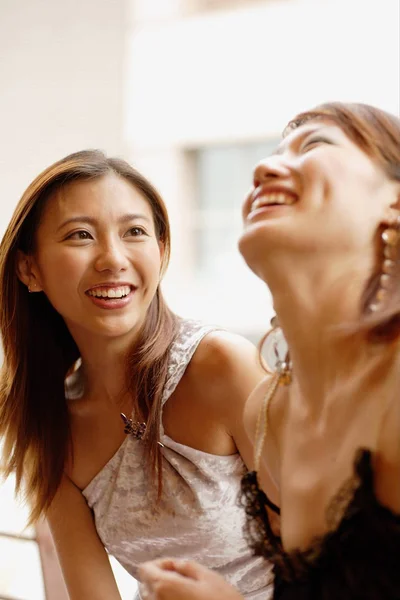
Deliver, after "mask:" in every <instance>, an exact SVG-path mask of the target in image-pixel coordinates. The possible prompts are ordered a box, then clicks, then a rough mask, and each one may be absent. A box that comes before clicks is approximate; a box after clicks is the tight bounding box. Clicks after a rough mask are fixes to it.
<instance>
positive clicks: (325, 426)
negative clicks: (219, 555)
mask: <svg viewBox="0 0 400 600" xmlns="http://www.w3.org/2000/svg"><path fill="white" fill-rule="evenodd" d="M243 217H244V230H243V233H242V236H241V238H240V241H239V247H240V250H241V253H242V255H243V257H244V258H245V260H246V262H247V264H248V266H249V267H250V268H251V269H252V270H253V271H254V272H255V273H256V274H257V275H258V276H259V277H260V278H261V279H262V280H263V281H264V282H265V283H266V284H267V285H268V287H269V289H270V291H271V293H272V296H273V301H274V308H275V310H276V313H277V315H276V318H274V320H273V327H274V329H273V330H272V332H274V334H275V335H274V336H272V335H271V336H269V339H270V340H271V339H275V340H280V341H282V337H284V339H285V340H286V342H287V347H288V353H287V354H286V355H284V356H283V357H280V354H279V347H278V342H276V343H275V350H276V353H277V355H278V360H277V361H276V367H275V372H273V370H272V372H271V373H270V377H268V379H266V380H265V381H264V382H262V384H260V386H259V387H258V388H257V389H256V390H255V391H254V392H253V393H252V394H251V396H250V398H249V400H248V402H247V405H246V408H245V412H244V419H245V423H246V427H247V429H248V431H249V434H250V435H251V436H252V438H253V441H254V448H255V450H254V464H255V469H254V470H253V471H252V472H250V473H248V474H247V475H246V476H245V477H244V478H243V481H242V491H243V494H242V496H243V507H244V509H245V511H246V515H247V523H246V532H247V539H248V541H249V544H250V546H251V548H252V549H253V552H254V554H255V555H258V556H263V557H264V558H265V559H267V560H268V561H270V562H272V563H273V565H274V567H273V572H274V594H273V598H274V600H322V599H324V600H338V599H339V598H340V600H360V599H362V600H381V599H385V600H398V598H400V570H399V568H398V559H397V557H398V556H399V553H400V476H399V475H400V444H399V440H400V402H399V387H400V369H399V367H400V293H399V290H400V286H399V283H400V120H399V119H398V118H397V117H395V116H394V115H389V114H387V113H385V112H383V111H381V110H379V109H377V108H373V107H371V106H365V105H362V104H341V103H332V104H327V105H323V106H319V107H317V108H316V109H314V110H311V111H309V112H306V113H303V114H300V115H299V116H298V117H296V118H295V119H294V120H293V121H292V122H291V123H290V126H289V127H288V128H287V129H286V131H285V134H284V139H283V141H282V142H281V145H280V147H279V149H278V152H276V153H274V154H273V155H272V156H268V157H266V158H265V159H264V160H262V161H261V162H260V163H259V164H258V165H257V166H256V167H255V169H254V173H253V189H252V190H251V192H250V194H249V196H248V198H246V200H245V203H244V207H243ZM272 332H271V333H272ZM260 402H261V403H262V406H261V409H260ZM265 473H268V474H269V477H270V478H271V479H272V480H273V481H274V482H276V487H277V488H279V493H278V494H275V496H271V494H270V492H269V488H270V483H269V480H268V479H265V477H264V475H265ZM140 575H141V577H142V580H143V581H144V584H145V586H146V588H147V590H148V591H149V593H148V598H149V600H178V599H180V598H182V600H183V599H184V600H214V598H218V600H236V599H237V598H238V596H237V593H236V592H235V591H234V590H232V588H230V587H229V586H227V584H226V583H225V582H223V581H222V579H221V578H219V577H218V576H217V575H216V574H215V573H209V572H207V571H206V570H204V569H203V568H202V567H199V566H197V565H194V564H192V563H187V562H186V563H185V562H182V561H180V560H177V561H173V560H169V561H165V560H161V561H154V562H152V563H150V564H146V565H143V566H142V568H141V573H140Z"/></svg>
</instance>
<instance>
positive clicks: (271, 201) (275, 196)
mask: <svg viewBox="0 0 400 600" xmlns="http://www.w3.org/2000/svg"><path fill="white" fill-rule="evenodd" d="M295 202H297V199H296V197H295V196H294V195H292V194H287V193H284V192H273V193H271V194H263V195H260V196H258V197H257V198H256V199H255V200H254V202H253V203H252V204H251V207H250V213H249V214H251V213H252V212H254V211H255V210H257V209H259V208H265V207H268V206H292V204H295Z"/></svg>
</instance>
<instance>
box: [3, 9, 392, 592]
mask: <svg viewBox="0 0 400 600" xmlns="http://www.w3.org/2000/svg"><path fill="white" fill-rule="evenodd" d="M399 30H400V0H384V1H383V2H382V0H368V2H365V0H231V1H228V0H69V1H68V2H65V1H61V0H0V234H1V235H2V234H3V232H4V230H5V228H6V226H7V222H8V220H9V218H10V216H11V214H12V211H13V209H14V207H15V204H16V203H17V201H18V199H19V197H20V196H21V194H22V192H23V191H24V189H25V188H26V187H27V185H28V184H29V182H30V181H31V179H33V178H34V177H35V176H36V175H37V174H38V173H39V172H40V171H41V170H42V169H44V168H45V167H47V166H48V165H50V164H51V163H52V162H54V161H55V160H57V159H59V158H61V157H63V156H64V155H66V154H68V153H70V152H74V151H77V150H81V149H84V148H101V149H103V150H105V151H106V152H107V153H108V154H111V155H118V156H122V157H124V158H126V159H127V160H128V161H129V162H131V163H132V164H133V165H134V166H135V167H137V168H138V169H139V170H141V171H142V172H143V173H144V174H145V175H146V176H147V177H148V178H149V179H150V180H151V181H152V182H153V183H155V185H156V186H157V187H158V188H159V190H160V192H161V194H162V195H163V197H164V199H165V201H166V204H167V207H168V209H169V213H170V217H171V223H172V240H173V250H172V260H171V265H170V269H169V272H168V274H167V276H166V278H165V283H164V292H165V294H166V297H167V299H168V301H169V304H170V305H171V307H172V308H173V309H174V310H175V311H176V312H178V313H180V314H182V315H183V316H190V317H196V318H199V319H202V320H204V321H207V322H212V323H217V324H219V325H222V326H224V327H226V328H228V329H231V330H234V331H237V332H239V333H241V334H243V335H245V336H246V337H248V338H249V339H251V340H253V341H255V342H256V341H257V340H258V339H259V338H260V337H261V335H262V333H263V332H264V331H265V330H266V328H267V327H268V322H269V318H270V316H271V312H272V308H271V303H270V298H269V295H268V291H267V290H266V289H265V287H264V286H263V285H261V284H260V282H259V281H257V279H256V278H255V276H254V275H252V274H251V273H250V272H249V271H248V269H247V268H246V267H245V266H244V263H243V261H242V259H241V257H240V256H239V254H238V251H237V248H236V246H237V238H238V235H239V233H240V230H241V220H240V205H241V201H242V199H243V197H244V194H245V193H246V190H247V189H248V187H249V185H250V182H251V171H252V168H253V166H254V164H255V163H256V162H257V161H258V160H260V159H261V158H262V157H263V156H265V155H266V154H268V153H269V152H270V151H271V149H272V148H273V147H274V146H275V145H276V144H277V142H278V140H279V137H280V132H281V131H282V129H283V128H284V126H285V124H286V122H287V121H288V120H289V119H290V118H291V117H292V116H294V115H295V114H296V113H297V112H299V111H300V110H302V109H307V108H310V107H312V106H314V105H315V104H318V103H320V102H323V101H327V100H343V101H361V102H367V103H370V104H374V105H377V106H380V107H381V108H384V109H386V110H388V111H391V112H393V113H395V114H397V115H399V112H400V42H399V39H400V33H399ZM25 520H26V512H25V509H24V508H23V506H19V505H18V504H17V503H16V502H15V500H14V498H13V482H12V481H11V480H9V481H7V482H6V483H5V484H4V485H2V486H0V600H10V599H16V600H44V599H45V598H46V599H47V600H65V599H66V598H67V596H66V593H65V590H64V588H63V587H62V585H60V583H59V581H58V579H57V577H58V575H57V565H56V564H55V563H54V562H53V557H52V552H51V540H50V539H49V537H48V532H47V531H46V528H45V526H44V525H39V527H38V528H37V530H36V529H35V530H33V529H25V528H24V527H25ZM38 542H39V543H38ZM114 568H115V572H116V575H117V578H118V582H119V585H120V588H121V595H122V597H123V598H124V600H125V598H126V599H129V600H131V599H132V597H133V594H134V589H135V585H136V584H135V582H134V581H133V580H132V579H131V578H130V577H129V576H127V575H126V574H125V572H124V571H123V570H122V568H118V566H117V565H114Z"/></svg>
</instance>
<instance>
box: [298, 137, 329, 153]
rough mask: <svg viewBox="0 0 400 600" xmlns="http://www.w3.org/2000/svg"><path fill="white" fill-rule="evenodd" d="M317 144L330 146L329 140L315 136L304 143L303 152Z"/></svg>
mask: <svg viewBox="0 0 400 600" xmlns="http://www.w3.org/2000/svg"><path fill="white" fill-rule="evenodd" d="M317 144H332V142H331V140H328V138H325V137H321V136H315V137H312V138H309V139H308V140H307V141H306V143H305V144H304V145H303V150H309V149H310V147H312V146H315V145H317Z"/></svg>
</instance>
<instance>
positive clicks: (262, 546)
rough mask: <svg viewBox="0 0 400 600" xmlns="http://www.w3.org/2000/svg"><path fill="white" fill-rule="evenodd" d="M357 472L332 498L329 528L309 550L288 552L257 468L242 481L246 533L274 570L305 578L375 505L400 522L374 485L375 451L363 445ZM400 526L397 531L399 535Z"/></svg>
mask: <svg viewBox="0 0 400 600" xmlns="http://www.w3.org/2000/svg"><path fill="white" fill-rule="evenodd" d="M354 471H355V472H354V475H353V476H352V477H351V478H350V479H349V480H347V481H346V482H345V483H344V485H343V486H342V487H341V488H340V490H339V492H338V493H337V495H335V497H334V498H333V499H332V501H331V503H330V505H329V507H328V510H327V523H328V527H329V532H328V533H327V534H326V535H324V536H321V537H320V538H316V539H315V540H314V542H313V543H312V544H311V545H310V547H309V548H308V549H307V550H304V551H300V550H293V551H291V552H285V551H284V549H283V547H282V542H281V539H280V537H278V536H276V535H275V534H274V533H273V531H272V529H271V525H270V522H269V517H268V512H267V508H266V507H267V506H268V499H267V497H266V495H265V494H264V492H263V491H262V490H261V489H260V488H259V486H258V481H257V474H256V472H255V471H252V472H250V473H247V474H246V475H245V476H244V477H243V479H242V483H241V497H240V504H241V505H242V506H243V507H244V509H245V512H246V516H247V518H246V524H245V529H244V532H245V537H246V540H247V542H248V544H249V546H250V548H251V549H252V550H253V552H254V554H255V555H257V556H263V557H264V558H265V559H267V560H269V561H270V562H271V563H272V564H273V565H274V572H275V573H278V574H279V577H280V578H281V579H284V580H285V581H287V582H293V581H297V582H300V581H304V580H306V579H307V578H308V576H309V574H310V571H311V569H312V568H316V567H320V566H321V565H322V562H323V560H324V557H325V556H327V555H328V556H329V550H330V549H331V548H332V544H333V543H335V542H336V546H338V545H341V544H342V543H343V542H345V541H346V539H347V538H348V534H349V532H350V533H351V532H352V531H353V530H354V527H355V523H354V524H353V523H352V521H353V520H354V519H355V518H356V517H357V515H359V514H360V513H361V512H364V513H367V517H366V518H367V521H368V522H372V521H371V518H372V517H371V516H370V515H371V514H372V511H371V509H374V511H375V513H374V514H376V510H377V508H378V509H379V510H380V511H381V513H382V514H383V515H384V516H385V517H386V518H387V517H388V518H389V519H390V522H391V523H396V524H398V526H399V528H400V516H397V515H395V514H394V513H392V512H391V511H390V510H388V509H385V508H384V507H382V506H381V505H380V504H379V503H378V501H377V499H376V497H375V493H374V489H373V471H372V457H371V452H370V451H369V450H366V449H360V450H359V451H358V452H357V455H356V458H355V469H354ZM398 534H400V530H399V531H396V535H398Z"/></svg>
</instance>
